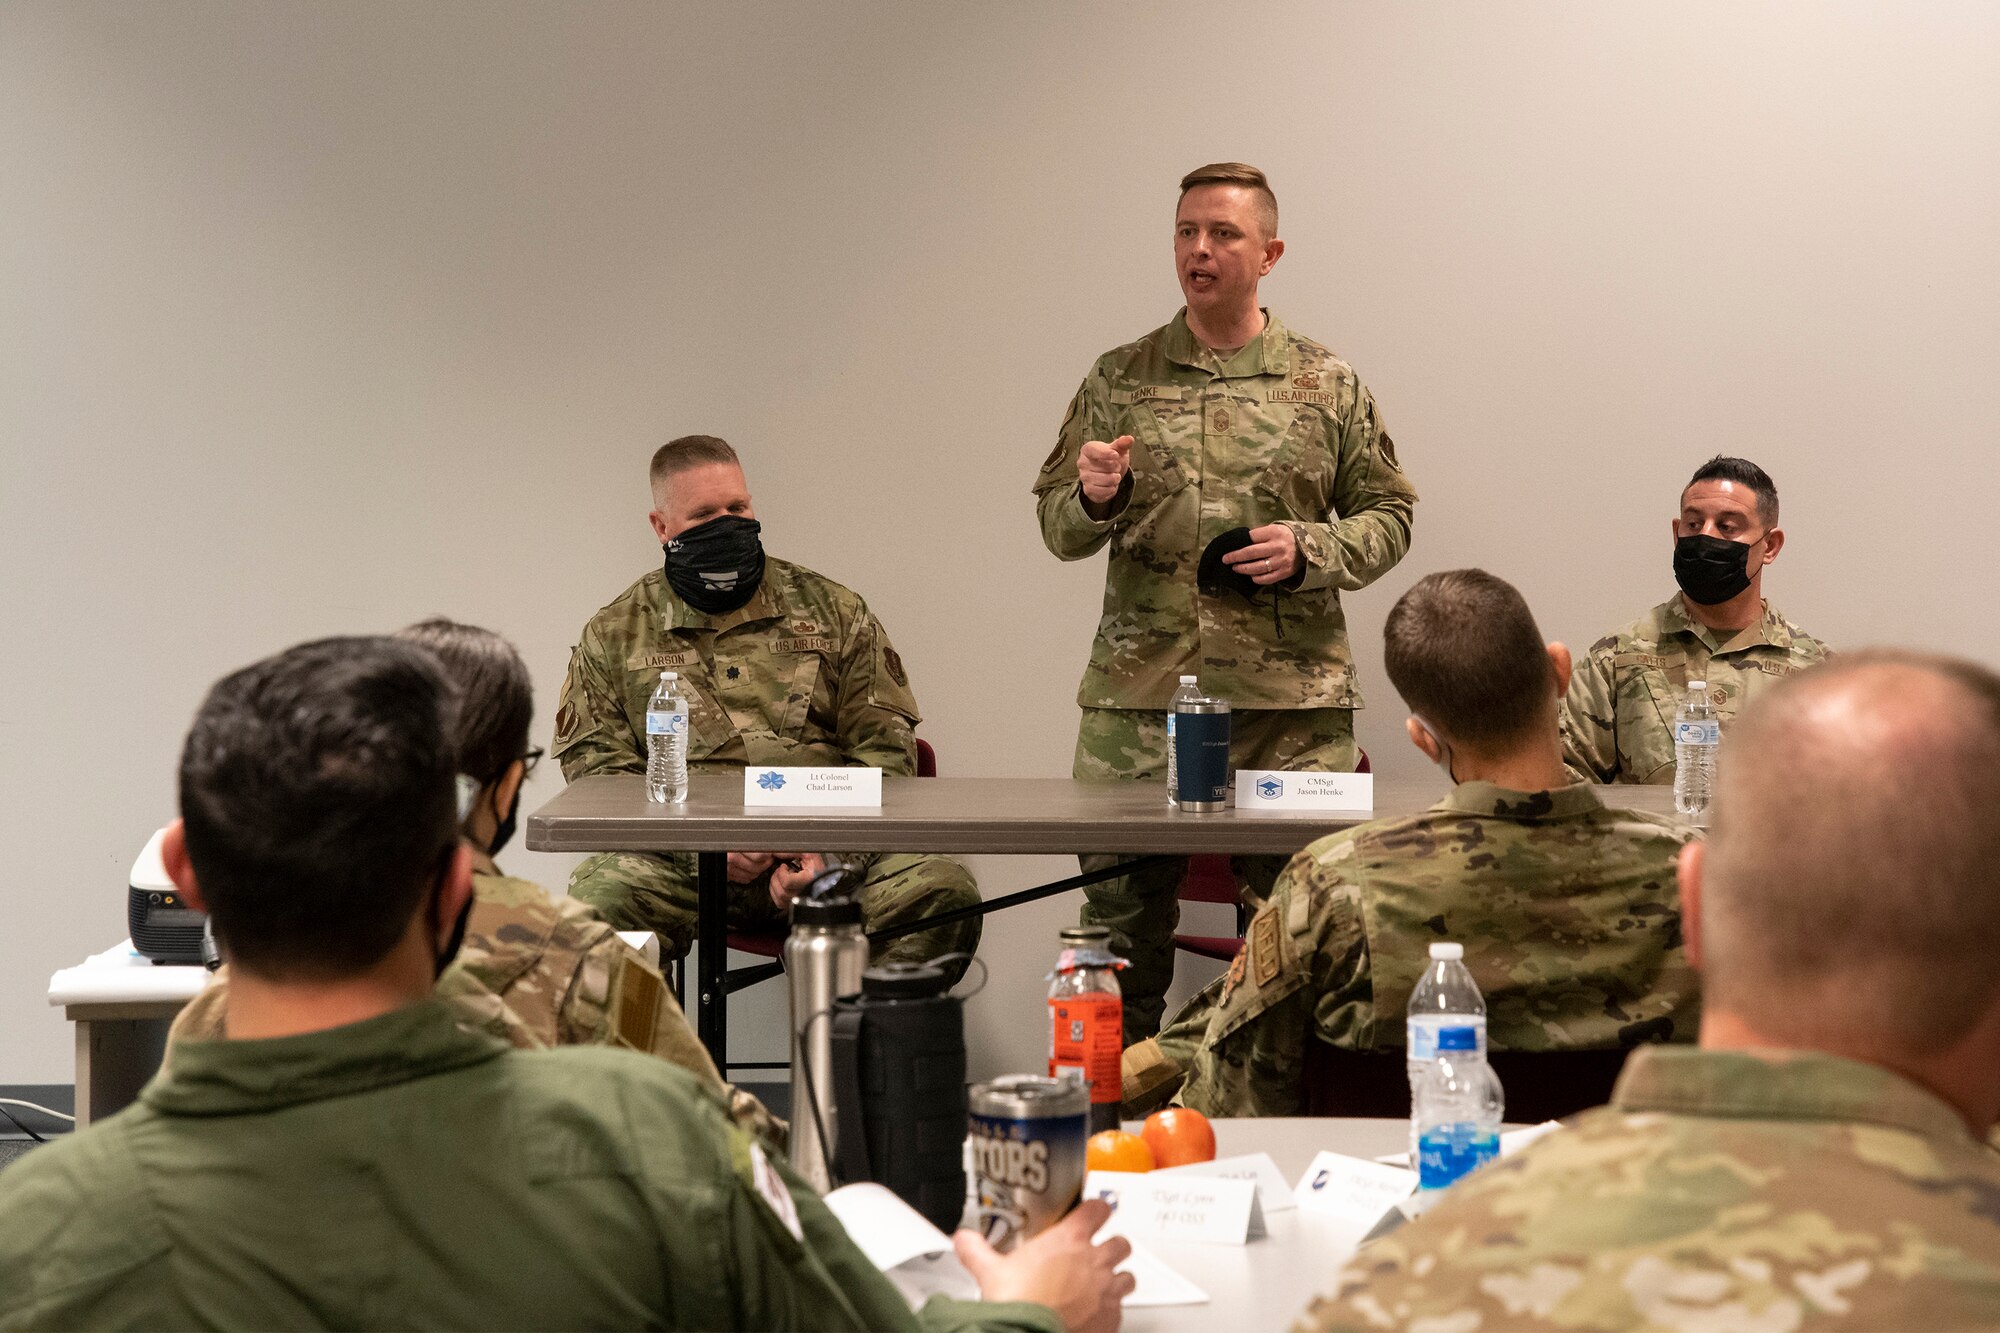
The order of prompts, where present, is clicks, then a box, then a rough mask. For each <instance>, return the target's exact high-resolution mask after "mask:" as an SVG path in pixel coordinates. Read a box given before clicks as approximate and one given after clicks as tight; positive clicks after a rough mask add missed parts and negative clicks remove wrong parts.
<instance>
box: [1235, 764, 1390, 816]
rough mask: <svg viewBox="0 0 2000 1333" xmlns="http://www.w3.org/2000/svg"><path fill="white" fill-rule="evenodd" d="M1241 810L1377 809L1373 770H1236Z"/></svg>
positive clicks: (1362, 811)
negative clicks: (1325, 771)
mask: <svg viewBox="0 0 2000 1333" xmlns="http://www.w3.org/2000/svg"><path fill="white" fill-rule="evenodd" d="M1236 808H1237V809H1238V810H1259V809H1269V810H1345V811H1349V812H1351V813H1354V814H1362V815H1372V814H1374V813H1375V775H1374V774H1373V773H1284V772H1278V771H1275V770H1271V769H1262V768H1239V769H1237V770H1236Z"/></svg>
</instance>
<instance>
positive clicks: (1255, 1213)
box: [1083, 1171, 1264, 1245]
mask: <svg viewBox="0 0 2000 1333" xmlns="http://www.w3.org/2000/svg"><path fill="white" fill-rule="evenodd" d="M1083 1197H1084V1198H1086V1199H1103V1200H1104V1201H1105V1202H1106V1203H1108V1204H1110V1205H1111V1207H1112V1209H1113V1211H1112V1214H1111V1220H1110V1221H1109V1222H1107V1223H1105V1227H1106V1229H1108V1230H1112V1231H1115V1232H1116V1233H1117V1234H1119V1235H1121V1236H1126V1237H1133V1236H1154V1237H1158V1238H1160V1239H1162V1240H1193V1241H1201V1242H1203V1243H1205V1244H1210V1245H1242V1244H1245V1243H1246V1242H1248V1241H1252V1240H1255V1239H1256V1238H1257V1237H1259V1236H1262V1235H1263V1234H1264V1210H1263V1209H1262V1208H1261V1207H1260V1206H1259V1205H1258V1203H1257V1182H1256V1181H1254V1180H1228V1179H1224V1178H1222V1177H1219V1176H1184V1175H1161V1174H1160V1173H1159V1172H1157V1171H1147V1172H1136V1171H1092V1172H1090V1173H1089V1174H1088V1175H1086V1176H1084V1178H1083Z"/></svg>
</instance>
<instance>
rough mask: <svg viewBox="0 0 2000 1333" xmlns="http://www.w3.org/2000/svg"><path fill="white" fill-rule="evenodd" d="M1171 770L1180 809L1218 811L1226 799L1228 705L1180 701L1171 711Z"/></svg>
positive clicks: (1213, 702) (1210, 701)
mask: <svg viewBox="0 0 2000 1333" xmlns="http://www.w3.org/2000/svg"><path fill="white" fill-rule="evenodd" d="M1174 768H1175V769H1176V772H1175V777H1176V778H1177V779H1178V780H1179V790H1178V791H1176V792H1175V793H1174V797H1175V799H1176V800H1177V801H1179V802H1180V807H1181V809H1183V810H1191V811H1196V812H1202V813H1206V812H1208V811H1212V810H1220V809H1222V808H1223V807H1224V805H1225V804H1227V802H1228V798H1229V704H1228V703H1227V702H1226V701H1224V700H1222V699H1183V700H1181V701H1180V703H1179V704H1177V705H1176V706H1175V708H1174Z"/></svg>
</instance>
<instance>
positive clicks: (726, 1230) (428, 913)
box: [0, 638, 1132, 1333]
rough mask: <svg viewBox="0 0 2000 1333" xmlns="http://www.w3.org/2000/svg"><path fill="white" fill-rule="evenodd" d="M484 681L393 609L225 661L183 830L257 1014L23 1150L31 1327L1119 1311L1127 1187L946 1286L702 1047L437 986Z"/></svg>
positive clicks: (234, 986)
mask: <svg viewBox="0 0 2000 1333" xmlns="http://www.w3.org/2000/svg"><path fill="white" fill-rule="evenodd" d="M455 708H456V700H455V698H454V691H453V690H452V688H451V686H450V684H449V683H448V682H447V680H446V679H445V677H444V675H443V673H442V672H441V671H440V670H439V668H438V664H437V660H436V659H435V658H434V657H433V656H432V655H431V654H430V653H428V652H426V651H424V650H423V649H422V648H419V647H418V646H417V645H415V644H412V643H406V642H399V641H397V640H394V639H388V638H357V639H327V640H322V641H320V642H317V643H308V644H303V645H301V646H299V647H297V648H293V649H291V650H289V651H287V652H284V653H281V654H279V655H278V656H276V657H273V658H269V659H267V660H265V661H262V662H259V663H256V664H255V665H253V666H249V667H246V668H244V669H243V670H241V671H238V672H235V673H233V674H232V675H230V676H227V677H225V678H224V679H223V680H221V681H219V682H217V684H216V685H215V687H214V688H213V689H211V690H210V691H209V693H208V697H207V698H206V699H205V700H204V701H203V703H202V706H201V710H200V711H199V712H198V713H197V714H196V716H195V720H194V725H193V727H192V728H191V729H190V730H189V733H188V738H187V742H186V744H185V745H184V747H183V749H182V752H181V765H180V808H181V818H180V819H179V820H177V821H176V822H175V823H173V824H172V825H170V826H168V828H167V831H166V835H165V837H164V839H163V840H162V844H161V859H162V860H163V861H164V862H165V864H166V868H167V873H168V874H169V875H170V876H171V877H172V878H173V880H174V883H175V884H176V885H177V886H178V887H179V889H180V891H181V892H182V893H183V894H184V895H186V897H187V900H188V902H189V903H190V905H192V906H195V907H197V908H201V909H204V910H206V911H207V912H208V913H209V915H210V919H211V920H212V921H213V922H214V925H215V933H216V938H217V940H218V942H219V943H220V945H221V947H222V950H223V953H224V954H225V955H226V956H227V957H228V959H229V963H230V967H231V969H232V972H233V975H232V978H231V982H230V997H229V1029H230V1037H231V1039H230V1040H228V1041H198V1042H185V1043H182V1044H181V1045H180V1046H179V1047H177V1048H176V1050H175V1052H174V1058H173V1061H172V1063H171V1064H170V1065H169V1066H168V1067H167V1068H166V1069H165V1070H164V1071H163V1072H162V1073H161V1075H160V1076H159V1077H158V1078H156V1079H154V1080H153V1081H152V1082H151V1083H149V1084H147V1086H146V1088H145V1090H144V1091H143V1092H141V1093H140V1096H139V1101H138V1103H137V1104H136V1105H134V1106H131V1107H128V1108H126V1109H125V1110H124V1111H121V1112H119V1113H118V1114H117V1115H115V1116H111V1117H109V1118H107V1119H105V1120H103V1121H100V1122H99V1123H97V1124H95V1125H92V1126H91V1127H90V1128H88V1129H86V1130H83V1131H80V1132H79V1133H77V1134H75V1135H74V1136H72V1137H70V1138H68V1139H67V1140H65V1141H64V1142H61V1143H57V1144H53V1145H51V1146H49V1147H47V1148H41V1149H37V1150H36V1151H35V1152H34V1153H33V1154H31V1155H30V1156H29V1157H27V1158H26V1159H25V1160H23V1161H21V1162H19V1163H17V1164H15V1165H13V1166H10V1167H8V1168H7V1173H6V1176H5V1178H4V1181H0V1328H9V1329H12V1328H91V1329H107V1328H240V1329H251V1328H287V1329H290V1328H657V1329H805V1328H811V1329H823V1330H834V1329H856V1330H859V1329H904V1330H911V1329H918V1328H924V1329H930V1330H933V1331H934V1333H947V1331H948V1330H959V1329H973V1328H977V1329H981V1330H1000V1329H1017V1330H1022V1331H1023V1333H1026V1331H1027V1330H1037V1331H1038V1333H1053V1331H1054V1330H1056V1329H1060V1328H1063V1327H1069V1328H1072V1329H1078V1330H1086V1331H1088V1333H1103V1331H1105V1330H1110V1329H1113V1328H1115V1327H1116V1326H1117V1324H1118V1315H1119V1300H1120V1298H1121V1297H1122V1296H1123V1295H1124V1294H1125V1293H1127V1292H1129V1291H1130V1290H1131V1289H1132V1279H1131V1278H1130V1277H1129V1276H1124V1275H1119V1274H1116V1273H1114V1271H1113V1269H1114V1267H1115V1265H1117V1264H1118V1263H1120V1262H1121V1261H1123V1260H1124V1259H1125V1257H1126V1256H1127V1255H1128V1254H1129V1253H1130V1245H1129V1244H1128V1243H1127V1242H1125V1241H1122V1240H1112V1241H1107V1242H1106V1243H1105V1244H1103V1245H1092V1243H1091V1239H1090V1238H1091V1236H1092V1234H1093V1233H1094V1232H1095V1231H1096V1230H1097V1229H1098V1228H1100V1227H1101V1226H1103V1224H1104V1223H1105V1222H1106V1221H1107V1220H1108V1219H1109V1217H1110V1210H1109V1208H1108V1207H1106V1206H1105V1205H1104V1204H1103V1203H1102V1202H1100V1201H1097V1200H1092V1201H1089V1202H1087V1203H1085V1204H1084V1205H1083V1206H1082V1207H1080V1208H1078V1209H1077V1210H1076V1212H1074V1213H1073V1214H1071V1215H1070V1216H1069V1217H1068V1218H1065V1219H1064V1220H1063V1221H1062V1222H1060V1223H1058V1224H1057V1225H1055V1226H1054V1227H1051V1228H1050V1229H1049V1230H1047V1231H1044V1232H1043V1233H1042V1234H1041V1235H1039V1236H1037V1237H1035V1238H1034V1239H1033V1240H1031V1241H1029V1242H1027V1243H1026V1244H1025V1245H1023V1246H1021V1247H1020V1248H1018V1249H1016V1250H1015V1251H1013V1252H1012V1253H1011V1254H1007V1255H1004V1256H1002V1255H998V1254H995V1253H994V1252H993V1250H992V1249H991V1248H990V1247H989V1246H988V1245H986V1243H985V1242H984V1241H983V1240H982V1239H981V1238H980V1237H978V1236H977V1235H976V1233H970V1232H961V1233H960V1235H959V1237H958V1238H957V1241H956V1246H957V1249H958V1253H959V1255H960V1257H961V1258H962V1259H963V1260H964V1261H965V1263H966V1265H967V1267H968V1268H970V1269H971V1270H972V1272H973V1275H974V1277H975V1279H976V1280H977V1282H978V1284H979V1287H980V1290H981V1291H982V1292H983V1293H984V1294H985V1295H986V1297H987V1298H988V1299H989V1300H990V1301H991V1302H992V1303H990V1304H989V1303H985V1302H977V1303H975V1302H969V1301H959V1300H948V1299H945V1298H943V1297H937V1298H933V1299H932V1300H931V1301H930V1302H929V1303H928V1304H926V1305H925V1306H924V1307H923V1309H922V1310H921V1311H920V1312H918V1313H916V1314H914V1315H913V1314H912V1312H911V1310H910V1307H909V1305H908V1304H907V1303H906V1302H905V1300H904V1298H903V1296H902V1295H901V1294H900V1293H899V1292H898V1291H897V1290H896V1288H895V1287H894V1286H892V1285H891V1284H890V1282H889V1280H888V1279H887V1278H885V1277H883V1276H882V1274H881V1273H880V1272H878V1271H877V1270H876V1268H875V1267H874V1265H873V1264H871V1263H870V1262H869V1261H868V1259H867V1258H866V1257H865V1256H864V1255H863V1254H862V1253H861V1251H860V1250H859V1249H858V1248H857V1247H856V1246H855V1244H854V1242H853V1241H852V1240H851V1239H850V1238H849V1237H848V1235H847V1233H846V1231H844V1230H843V1229H842V1227H841V1225H840V1223H839V1222H838V1221H837V1220H836V1219H835V1218H834V1216H833V1214H832V1213H831V1212H830V1211H828V1209H827V1207H826V1205H825V1204H823V1203H822V1202H821V1201H820V1200H819V1198H818V1196H817V1195H815V1194H814V1192H813V1191H812V1189H811V1188H810V1187H809V1186H807V1185H806V1184H804V1183H803V1182H802V1181H800V1180H799V1178H798V1177H797V1176H796V1175H794V1174H792V1172H791V1171H790V1169H789V1168H788V1167H787V1166H786V1165H785V1163H784V1162H783V1161H782V1160H780V1159H778V1158H775V1157H773V1156H772V1155H771V1154H769V1153H767V1152H766V1151H765V1150H764V1149H763V1148H762V1147H761V1146H760V1145H759V1144H758V1143H757V1142H756V1141H755V1140H754V1138H752V1136H751V1135H749V1134H748V1133H747V1132H745V1131H744V1130H743V1128H742V1127H741V1126H739V1125H735V1124H732V1123H731V1122H730V1120H729V1119H728V1118H727V1116H726V1114H725V1113H724V1110H723V1106H722V1103H721V1101H720V1099H719V1098H718V1097H717V1096H716V1095H715V1093H714V1090H713V1089H712V1088H710V1087H708V1086H705V1085H704V1084H703V1083H702V1082H700V1081H698V1080H697V1079H695V1078H694V1077H693V1076H692V1075H690V1074H689V1073H688V1072H687V1071H686V1070H684V1069H680V1068H678V1067H676V1066H674V1065H671V1064H669V1063H667V1062H666V1061H664V1060H655V1059H651V1058H649V1057H645V1056H640V1055H636V1054H633V1053H632V1052H630V1051H620V1050H612V1049H607V1048H605V1047H602V1046H569V1047H564V1048H562V1049H559V1050H547V1051H522V1050H517V1049H513V1048H511V1047H509V1046H508V1044H507V1043H506V1042H504V1041H501V1040H498V1039H496V1038H495V1037H493V1036H491V1035H489V1034H487V1033H484V1032H478V1031H468V1030H467V1029H466V1027H465V1025H464V1024H463V1023H462V1021H461V1016H460V1014H459V1013H458V1012H457V1011H455V1010H454V1008H453V1007H452V1006H450V1005H448V1004H446V1003H443V1002H441V1001H440V1000H439V999H438V998H437V996H436V994H435V992H434V985H435V982H436V979H437V978H438V976H439V975H440V974H441V973H442V972H443V971H444V969H445V967H446V965H447V964H448V963H449V962H450V961H451V958H452V955H453V953H454V951H455V950H456V948H457V946H458V940H459V938H460V936H461V935H462V933H463V931H464V923H465V919H466V915H467V913H468V912H469V911H471V910H472V904H473V886H472V855H471V851H470V849H469V848H468V847H467V846H466V845H465V843H464V842H463V841H462V840H461V838H460V826H459V817H458V815H457V813H456V811H455V809H454V783H453V779H454V776H455V774H456V772H457V770H458V768H459V763H458V753H457V750H458V747H457V746H456V745H455V744H454V743H453V736H452V726H453V713H454V711H455Z"/></svg>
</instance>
